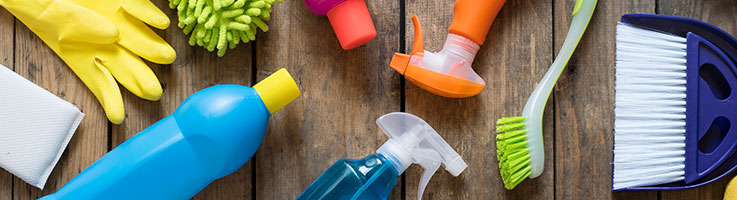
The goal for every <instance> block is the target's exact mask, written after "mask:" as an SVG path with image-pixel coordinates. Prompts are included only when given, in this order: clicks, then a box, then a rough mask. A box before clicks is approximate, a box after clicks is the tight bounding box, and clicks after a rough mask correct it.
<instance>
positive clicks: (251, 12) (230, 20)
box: [169, 0, 283, 57]
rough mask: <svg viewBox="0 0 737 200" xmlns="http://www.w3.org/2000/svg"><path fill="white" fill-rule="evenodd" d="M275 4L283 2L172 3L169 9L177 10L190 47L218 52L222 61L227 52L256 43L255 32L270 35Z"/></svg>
mask: <svg viewBox="0 0 737 200" xmlns="http://www.w3.org/2000/svg"><path fill="white" fill-rule="evenodd" d="M275 1H280V2H281V1H283V0H169V7H171V8H172V9H174V8H176V9H177V16H178V17H179V24H178V26H179V28H182V29H183V30H184V33H185V34H191V35H190V38H189V45H190V46H194V45H195V44H196V45H198V46H201V47H205V48H207V50H208V51H210V52H212V51H214V50H215V49H216V48H217V50H218V51H217V54H218V56H220V57H222V56H223V55H225V51H226V50H227V49H228V48H230V49H232V48H235V47H236V45H238V43H240V42H243V43H248V42H250V41H252V40H256V29H261V31H264V32H266V31H269V26H268V25H266V23H265V22H264V21H268V20H269V19H271V11H272V8H271V7H272V5H274V3H275Z"/></svg>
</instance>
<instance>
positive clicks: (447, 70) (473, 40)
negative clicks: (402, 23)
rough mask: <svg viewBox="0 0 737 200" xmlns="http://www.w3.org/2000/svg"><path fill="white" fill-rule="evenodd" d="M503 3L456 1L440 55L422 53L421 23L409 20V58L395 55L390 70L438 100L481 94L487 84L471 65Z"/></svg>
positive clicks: (503, 0)
mask: <svg viewBox="0 0 737 200" xmlns="http://www.w3.org/2000/svg"><path fill="white" fill-rule="evenodd" d="M505 2H506V0H457V1H456V3H455V6H454V9H453V12H454V13H453V22H452V24H451V25H450V31H449V32H450V33H449V34H448V38H447V39H446V40H445V45H443V50H441V51H439V52H429V51H425V50H424V49H423V42H424V41H423V38H422V28H421V27H420V21H419V19H418V18H417V16H412V22H413V24H414V28H415V41H414V45H413V47H412V54H411V55H406V54H401V53H395V54H394V57H393V58H392V61H391V64H390V66H391V67H392V68H393V69H394V70H396V71H397V72H399V73H400V74H403V75H404V77H405V78H407V80H409V81H410V82H412V83H414V84H415V85H417V86H418V87H420V88H422V89H425V90H427V91H429V92H431V93H434V94H437V95H440V96H444V97H450V98H464V97H471V96H474V95H476V94H478V93H480V92H481V90H483V89H484V87H485V86H486V83H485V82H484V80H483V79H481V77H479V75H478V74H476V72H475V71H473V68H471V64H472V63H473V59H474V57H476V52H478V50H479V48H480V46H481V45H483V44H484V42H485V41H486V34H487V33H489V28H490V27H491V24H492V23H493V22H494V18H496V15H497V13H499V10H501V9H502V6H503V5H504V3H505Z"/></svg>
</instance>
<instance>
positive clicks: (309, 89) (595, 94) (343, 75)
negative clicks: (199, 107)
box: [0, 0, 737, 200]
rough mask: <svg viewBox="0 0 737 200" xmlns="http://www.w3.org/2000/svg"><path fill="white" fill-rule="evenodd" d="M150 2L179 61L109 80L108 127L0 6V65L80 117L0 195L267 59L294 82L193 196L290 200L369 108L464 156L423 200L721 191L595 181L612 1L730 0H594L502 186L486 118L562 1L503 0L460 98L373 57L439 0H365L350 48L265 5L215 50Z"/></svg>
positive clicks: (527, 69)
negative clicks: (249, 153)
mask: <svg viewBox="0 0 737 200" xmlns="http://www.w3.org/2000/svg"><path fill="white" fill-rule="evenodd" d="M152 2H154V3H155V4H156V5H157V6H158V7H159V8H160V9H161V10H162V11H164V12H165V13H166V14H167V15H169V17H170V19H172V26H171V27H170V28H169V29H167V30H165V31H162V30H157V33H159V35H161V36H162V37H163V38H164V39H165V40H167V41H168V42H169V43H170V44H171V45H172V46H173V47H174V48H175V50H176V51H177V54H178V58H177V60H176V61H175V62H174V63H173V64H171V65H156V64H152V63H148V64H149V66H151V67H152V69H153V71H154V73H155V74H156V75H157V76H158V78H159V80H160V81H161V84H162V86H163V88H164V95H163V97H162V99H161V100H160V101H156V102H153V101H147V100H143V99H140V98H138V97H136V96H135V95H133V94H131V93H130V92H128V91H127V90H125V89H122V91H123V98H124V102H125V106H126V114H127V117H126V119H125V122H124V123H123V124H122V125H111V124H110V123H109V122H108V121H107V119H106V118H105V115H104V112H103V110H102V108H101V107H100V105H99V103H98V102H97V100H96V99H95V97H94V95H92V93H91V92H89V90H88V89H87V88H86V86H84V84H83V83H82V82H81V81H80V80H79V79H78V78H77V77H76V76H75V75H74V73H73V72H72V71H71V70H70V69H69V68H68V67H67V66H66V65H65V64H64V63H63V62H62V61H61V59H59V57H58V56H56V55H55V54H54V53H53V52H52V51H51V50H50V49H49V48H48V47H46V45H45V44H43V42H41V41H40V40H39V39H38V38H37V37H36V36H35V34H33V33H32V32H30V31H29V30H28V29H27V28H26V27H25V26H24V25H23V24H22V23H21V22H19V21H17V20H15V19H13V17H12V15H10V14H9V13H8V12H7V11H5V10H4V9H2V10H0V33H4V34H0V45H4V46H5V47H12V48H0V64H3V65H5V66H7V67H10V68H11V69H14V70H15V71H16V72H18V73H19V74H21V75H22V76H24V77H26V78H28V79H29V80H31V81H33V82H34V83H36V84H38V85H40V86H41V87H43V88H45V89H47V90H49V91H51V92H52V93H54V94H56V95H58V96H60V97H61V98H63V99H65V100H67V101H70V102H72V103H74V104H75V105H77V106H78V107H79V108H80V109H81V110H82V111H83V112H84V113H85V114H87V115H86V116H85V119H84V120H83V122H82V124H81V126H80V128H79V129H78V131H77V133H75V136H74V137H73V139H72V141H71V142H70V144H69V146H68V148H67V150H66V152H65V153H64V155H63V156H62V158H61V160H60V162H59V164H57V166H56V168H55V169H54V171H53V173H52V175H51V178H50V179H49V182H48V183H47V185H46V188H45V189H44V190H43V191H41V190H39V189H36V188H34V187H32V186H30V185H28V184H26V183H25V182H23V181H22V180H20V179H18V178H16V177H13V176H12V175H10V174H9V173H7V172H6V171H4V170H0V200H8V199H36V198H39V197H41V196H43V195H45V194H49V193H51V192H54V191H56V190H58V189H59V188H60V187H61V186H62V185H63V184H65V183H66V182H68V181H69V180H70V179H71V178H73V177H74V176H75V175H77V174H78V173H79V172H81V171H82V170H83V169H85V168H86V167H87V166H89V165H90V164H92V163H93V162H94V161H95V160H97V159H98V158H99V157H101V156H102V155H103V154H104V153H105V152H107V151H108V150H110V149H112V148H114V147H115V146H117V145H119V144H120V143H122V142H124V141H125V140H126V139H128V138H130V137H132V136H134V135H135V134H136V133H138V132H140V131H141V130H143V129H144V128H146V127H148V126H150V125H151V124H153V123H155V122H157V121H159V120H160V119H162V118H163V117H166V116H168V115H169V114H171V113H172V112H173V111H174V110H175V109H176V108H177V106H178V105H179V104H180V103H181V102H182V101H184V99H185V98H187V97H188V96H189V95H191V94H193V93H194V92H196V91H198V90H201V89H204V88H206V87H209V86H212V85H216V84H241V85H247V86H251V85H253V84H254V83H255V82H257V81H258V80H263V79H264V78H265V77H267V76H268V75H270V74H271V73H273V72H275V71H276V70H278V69H280V68H286V69H287V70H289V72H290V73H291V75H292V76H293V77H294V78H295V80H296V81H297V84H298V85H299V87H300V89H301V91H302V95H301V96H300V97H299V98H298V99H297V100H295V101H294V102H292V103H291V104H289V105H287V106H286V107H285V108H284V109H282V110H281V111H279V112H277V113H275V114H274V115H273V116H272V117H271V119H270V124H269V128H268V133H267V136H266V137H265V140H264V142H263V144H262V146H261V149H260V150H259V151H258V152H257V153H256V155H255V156H254V158H252V159H251V161H249V162H248V163H247V164H246V165H245V166H244V167H243V168H241V169H239V170H238V171H237V172H235V173H234V174H231V175H229V176H226V177H225V178H222V179H219V180H217V181H215V182H213V183H212V184H211V185H209V186H208V187H207V188H205V189H204V190H203V191H201V192H200V193H199V194H198V195H197V196H195V199H254V198H255V199H294V198H296V197H297V196H298V195H299V194H300V193H301V192H302V191H304V190H305V189H306V188H307V187H308V186H309V184H311V183H312V182H313V181H314V180H315V179H317V177H319V176H320V175H321V174H322V173H323V172H324V171H325V170H326V169H327V168H328V167H330V166H331V165H332V164H333V163H334V162H336V161H337V160H338V159H340V158H362V157H364V156H366V155H369V154H373V153H375V150H376V149H377V148H378V147H379V146H381V144H383V143H384V142H385V141H386V140H387V137H386V136H385V135H384V134H383V133H382V132H381V130H380V129H379V128H378V127H377V126H376V124H375V120H376V118H378V117H380V116H381V115H383V114H386V113H389V112H395V111H401V110H402V109H403V108H404V110H406V112H408V113H412V114H415V115H417V116H419V117H421V118H423V119H424V120H425V121H427V122H428V123H429V124H430V125H431V126H433V127H434V128H435V129H436V130H437V131H438V133H440V134H441V136H442V137H443V138H444V139H445V140H446V141H447V142H448V143H449V144H450V145H451V146H452V147H453V148H454V149H455V150H457V151H458V152H459V153H460V154H461V156H462V157H463V158H464V160H465V161H466V162H467V163H468V168H467V169H466V171H464V172H463V173H462V174H461V175H460V176H459V177H453V176H451V175H450V174H449V173H447V172H445V171H444V170H442V169H441V170H439V171H438V172H437V173H436V174H435V176H434V177H433V179H432V180H431V181H430V183H429V185H428V188H427V189H426V191H425V193H424V199H650V200H654V199H720V198H721V197H722V194H723V191H724V186H725V185H726V183H727V181H728V180H726V179H725V180H720V181H718V182H717V183H713V184H710V185H707V186H704V187H701V188H697V189H691V190H684V191H669V192H660V193H659V192H611V191H610V190H611V189H610V188H611V160H612V141H613V134H612V130H613V122H614V120H613V109H614V58H615V50H614V43H615V40H614V35H615V31H614V30H615V29H614V27H615V25H616V22H617V21H619V19H620V17H621V15H622V14H625V13H635V12H645V13H658V14H667V15H679V16H686V17H691V18H695V19H700V20H704V21H706V22H709V23H712V24H714V25H716V26H719V27H721V28H723V29H724V30H726V31H727V32H729V33H732V34H737V23H735V21H734V19H736V18H737V1H734V0H709V1H700V0H621V1H620V0H599V3H598V6H597V9H596V11H595V13H594V17H593V19H592V22H591V24H590V25H589V27H588V29H587V31H586V34H585V35H584V37H583V39H582V40H581V42H580V43H579V47H578V49H577V50H576V52H575V53H574V55H573V57H572V59H571V61H570V62H569V65H568V67H567V69H566V70H565V71H564V73H563V75H562V76H561V78H560V80H559V81H558V85H557V86H556V88H555V91H554V92H553V97H552V98H551V99H550V100H549V102H548V106H547V108H546V111H545V117H544V119H545V123H544V133H543V134H544V141H545V153H546V158H545V160H546V162H545V171H544V173H543V174H542V175H541V176H540V177H538V178H536V179H531V180H525V181H524V182H523V183H521V184H520V185H519V186H518V187H517V188H516V189H514V190H511V191H508V190H506V189H504V187H503V185H502V182H501V179H500V177H499V170H498V166H497V160H496V152H495V150H496V145H495V141H494V135H495V133H494V132H493V130H494V126H495V121H496V119H498V118H500V117H503V116H514V115H519V114H521V111H522V108H523V106H524V104H525V102H526V100H527V98H528V96H529V94H530V93H531V92H532V90H533V89H534V88H535V86H536V84H537V83H538V81H539V80H540V78H541V77H542V76H543V74H544V73H545V72H546V71H547V69H548V67H549V66H550V64H551V63H552V62H553V59H554V58H555V56H556V55H557V52H558V50H559V48H560V46H561V45H562V43H563V41H564V39H565V36H566V34H567V30H568V25H569V23H570V20H571V19H572V18H571V16H570V14H571V10H572V9H573V3H574V1H573V0H508V1H507V3H506V5H504V7H503V8H502V11H501V12H500V13H499V15H498V16H497V19H496V21H495V22H494V24H493V25H492V27H491V30H490V33H489V35H488V36H487V41H486V44H484V45H483V46H482V47H481V50H480V51H479V53H478V55H477V57H476V60H475V62H474V65H473V67H474V69H475V70H476V72H477V73H478V74H479V75H481V77H482V78H484V80H485V81H486V83H487V86H486V87H487V88H486V89H485V90H484V91H483V92H482V93H481V94H479V95H478V96H475V97H471V98H465V99H448V98H443V97H439V96H436V95H434V94H430V93H428V92H425V91H424V90H422V89H420V88H418V87H417V86H415V85H413V84H412V83H410V82H405V81H404V80H403V77H401V76H400V75H399V74H398V73H396V72H395V71H393V70H392V69H390V68H389V66H388V64H389V62H390V60H391V56H392V54H393V53H394V52H410V51H411V50H412V49H411V46H412V42H413V34H414V30H413V27H412V22H411V16H412V15H414V14H416V15H418V17H419V18H420V21H421V22H422V25H423V31H424V34H425V35H424V36H425V41H426V43H425V48H426V49H427V50H430V51H438V50H440V49H441V47H442V44H443V42H444V41H445V37H446V34H447V32H448V31H447V30H448V27H449V25H450V23H451V20H452V12H453V11H452V10H453V3H454V1H452V0H451V1H449V0H402V1H397V0H368V1H367V3H368V6H369V10H370V12H371V14H372V17H373V21H374V23H375V27H376V29H377V33H378V35H377V37H376V38H375V39H374V40H373V41H371V42H369V43H368V44H366V45H364V46H362V47H359V48H356V49H353V50H349V51H344V50H342V49H341V48H340V45H339V43H338V41H337V39H336V37H335V34H334V33H333V30H332V28H331V26H330V23H329V21H328V19H327V17H325V16H318V15H315V14H313V13H311V12H309V11H308V10H307V9H306V7H305V6H304V3H303V2H302V1H301V0H287V1H284V2H278V3H276V4H275V7H274V12H273V13H272V20H271V21H269V22H267V23H269V24H270V27H271V30H270V31H269V32H267V33H259V34H258V35H257V38H258V39H257V41H256V42H252V43H249V44H240V45H239V46H238V47H237V49H235V50H228V52H227V54H226V56H225V57H222V58H218V57H217V56H215V54H214V53H210V52H207V51H206V50H205V49H203V48H201V47H190V46H189V45H188V44H187V39H188V37H187V36H185V35H184V34H183V33H182V32H181V29H179V28H178V27H175V25H176V23H177V19H176V13H175V11H174V10H171V9H169V8H168V6H167V4H168V3H167V1H166V0H152ZM402 3H404V5H401V4H402ZM402 13H403V14H402ZM402 16H404V17H403V18H402ZM402 31H404V32H402ZM7 33H13V34H7ZM402 36H404V38H402ZM403 47H404V48H403ZM254 64H255V66H254ZM254 69H255V70H254ZM254 77H255V78H254ZM403 83H404V84H403ZM403 95H404V96H403ZM402 100H404V102H402ZM403 105H404V106H403ZM421 171H422V168H421V167H419V166H413V167H410V168H409V169H408V170H407V171H406V172H405V175H403V176H402V178H401V179H400V182H399V183H398V184H397V186H396V187H395V188H394V190H393V191H392V194H391V195H390V199H416V198H417V194H416V193H417V184H418V182H419V178H420V174H421ZM731 176H733V175H730V177H731ZM402 180H404V181H402Z"/></svg>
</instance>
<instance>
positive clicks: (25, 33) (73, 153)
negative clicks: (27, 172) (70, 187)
mask: <svg viewBox="0 0 737 200" xmlns="http://www.w3.org/2000/svg"><path fill="white" fill-rule="evenodd" d="M15 30H16V39H15V43H16V44H15V50H14V51H15V61H16V63H15V72H17V73H18V74H20V75H21V76H23V77H25V78H27V79H28V80H30V81H32V82H34V83H36V84H37V85H39V86H41V87H42V88H44V89H46V90H48V91H49V92H51V93H53V94H55V95H56V96H59V97H60V98H62V99H64V100H66V101H69V102H71V103H72V104H74V105H76V106H77V108H79V109H80V110H81V111H82V112H83V113H85V116H84V119H83V120H82V122H81V124H80V125H79V127H78V128H77V132H76V133H74V136H73V137H72V139H71V141H70V142H69V144H68V145H67V149H66V151H65V152H64V154H63V155H62V156H61V159H60V160H59V162H58V163H57V164H56V167H55V168H54V170H53V172H52V173H51V176H50V177H49V179H48V182H46V186H45V187H44V190H43V191H42V190H40V189H38V188H36V187H33V186H31V185H29V184H26V183H25V182H23V180H21V179H19V178H15V181H14V183H13V190H14V192H13V193H14V197H13V199H37V198H40V197H41V196H43V195H47V194H50V193H52V192H55V191H56V190H58V189H59V188H61V186H63V185H64V184H66V183H67V182H69V180H71V179H72V178H74V176H76V175H77V174H79V172H81V171H82V170H84V169H85V168H87V166H89V165H90V164H92V163H93V162H94V161H95V160H97V159H98V158H100V157H102V155H104V154H105V153H106V152H107V141H108V134H107V133H108V120H107V118H106V117H105V112H104V111H103V110H102V107H101V106H100V103H98V102H97V99H96V98H95V96H94V95H92V92H90V91H89V90H88V89H87V87H86V86H85V85H84V84H83V83H82V81H81V80H80V79H79V78H77V76H76V75H75V74H74V72H72V70H71V69H69V67H67V65H66V64H65V63H64V62H63V61H62V60H61V58H59V57H58V56H57V55H56V54H55V53H54V52H53V51H51V49H49V48H48V47H47V46H46V44H44V43H43V42H42V41H41V39H40V38H38V37H36V35H35V34H34V33H33V32H31V31H30V30H28V28H26V26H25V25H23V23H21V22H20V21H16V22H15Z"/></svg>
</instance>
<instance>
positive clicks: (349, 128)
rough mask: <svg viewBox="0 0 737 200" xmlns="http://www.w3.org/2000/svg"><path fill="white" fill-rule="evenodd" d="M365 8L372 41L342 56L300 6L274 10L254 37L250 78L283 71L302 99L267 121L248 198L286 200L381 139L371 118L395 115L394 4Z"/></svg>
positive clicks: (320, 23) (319, 20) (376, 1)
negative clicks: (373, 33) (373, 34)
mask: <svg viewBox="0 0 737 200" xmlns="http://www.w3.org/2000/svg"><path fill="white" fill-rule="evenodd" d="M367 4H368V7H369V10H370V12H371V14H372V17H373V21H374V24H375V28H376V31H377V33H378V36H377V37H376V38H375V39H374V40H372V41H370V42H369V43H367V44H365V45H364V46H361V47H358V48H355V49H352V50H349V51H344V50H342V49H341V47H340V45H339V43H338V40H337V38H336V37H335V33H333V30H332V28H331V26H330V23H329V21H328V19H327V17H325V16H318V15H315V14H314V13H312V12H310V11H308V10H307V8H306V7H305V6H304V3H303V2H302V1H284V2H281V3H277V4H276V5H275V10H274V13H273V14H272V19H271V21H270V22H269V23H270V25H271V30H270V31H269V32H267V33H266V34H263V35H261V36H260V37H259V38H258V39H257V47H258V48H257V51H256V52H257V63H258V64H257V74H256V75H257V79H258V80H262V79H264V78H266V76H268V75H269V74H271V73H273V72H275V71H276V70H278V69H280V68H286V69H287V70H288V71H289V72H290V73H291V74H292V75H293V77H294V78H295V80H296V81H297V84H298V85H299V87H300V89H301V91H302V95H301V96H300V97H299V98H297V100H295V101H294V102H292V103H290V104H289V105H287V106H286V107H285V108H284V109H282V110H281V111H279V112H277V113H275V114H274V115H273V116H272V117H271V121H270V124H269V131H268V133H267V134H266V138H265V141H264V143H263V145H262V146H261V149H260V150H259V151H258V152H257V153H256V177H255V178H256V183H257V184H256V191H257V192H256V199H294V198H296V197H297V196H298V195H299V194H300V193H301V192H302V191H304V190H305V189H306V188H307V187H308V186H309V184H311V183H312V182H313V181H315V180H316V179H317V177H319V176H320V175H321V174H322V173H323V172H324V171H325V170H327V169H328V168H329V167H330V166H331V165H332V164H333V163H335V162H336V161H338V160H339V159H341V158H355V159H358V158H363V157H365V156H368V155H370V154H374V153H375V152H376V149H378V148H379V146H381V145H382V144H383V143H384V142H385V141H386V140H387V139H388V138H387V137H386V136H385V135H384V134H383V133H382V132H381V131H380V130H379V128H378V126H377V125H376V123H375V120H376V119H377V118H378V117H380V116H381V115H384V114H386V113H389V112H396V111H400V102H401V98H400V96H401V92H400V91H401V88H400V87H399V85H400V81H399V80H400V79H399V76H398V75H397V74H395V73H394V72H393V71H391V69H390V68H389V67H388V63H389V58H391V55H392V54H393V53H394V52H396V51H399V50H400V49H399V44H400V43H399V41H400V38H399V35H400V34H399V30H400V21H399V12H397V10H399V2H398V1H396V0H371V1H367ZM401 185H402V183H401V182H400V183H398V184H397V186H396V187H395V188H394V190H393V193H392V194H391V195H390V198H391V199H399V198H400V197H401V193H400V192H401Z"/></svg>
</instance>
